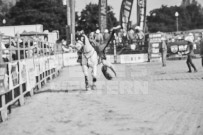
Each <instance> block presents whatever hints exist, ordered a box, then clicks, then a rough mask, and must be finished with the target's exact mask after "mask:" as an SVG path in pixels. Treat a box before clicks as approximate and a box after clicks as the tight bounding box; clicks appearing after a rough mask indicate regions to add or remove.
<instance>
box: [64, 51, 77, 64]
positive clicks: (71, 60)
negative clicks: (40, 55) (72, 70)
mask: <svg viewBox="0 0 203 135" xmlns="http://www.w3.org/2000/svg"><path fill="white" fill-rule="evenodd" d="M77 59H78V54H77V53H64V54H63V60H64V66H76V65H79V63H78V62H77Z"/></svg>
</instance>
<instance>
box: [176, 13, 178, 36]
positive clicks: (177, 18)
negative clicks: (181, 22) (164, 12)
mask: <svg viewBox="0 0 203 135" xmlns="http://www.w3.org/2000/svg"><path fill="white" fill-rule="evenodd" d="M176 30H177V32H178V16H177V17H176Z"/></svg>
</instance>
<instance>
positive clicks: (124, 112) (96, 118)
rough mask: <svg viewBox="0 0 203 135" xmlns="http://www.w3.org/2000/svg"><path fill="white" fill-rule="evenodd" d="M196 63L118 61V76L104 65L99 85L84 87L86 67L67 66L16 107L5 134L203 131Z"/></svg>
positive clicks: (202, 72) (193, 134)
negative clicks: (109, 75)
mask: <svg viewBox="0 0 203 135" xmlns="http://www.w3.org/2000/svg"><path fill="white" fill-rule="evenodd" d="M194 63H195V64H196V66H197V68H198V72H197V73H187V70H188V69H187V67H186V63H185V61H184V60H180V61H168V62H167V67H165V68H163V67H161V63H144V64H127V65H119V64H118V65H115V67H116V71H117V73H118V74H117V78H114V80H112V81H106V80H105V79H104V77H103V76H102V74H101V72H100V71H99V73H98V76H99V78H98V83H97V88H98V89H97V90H95V91H84V77H83V73H82V70H81V67H69V68H64V69H63V71H62V72H61V73H60V76H59V77H57V78H55V79H54V80H52V81H50V82H49V83H48V84H46V86H45V87H44V88H43V89H42V90H40V91H38V92H37V93H36V94H35V95H34V97H32V98H30V97H28V98H26V103H25V105H24V106H22V107H16V108H14V109H13V110H12V113H11V114H10V115H9V119H8V120H7V121H6V122H4V123H0V135H203V79H202V77H203V68H202V67H201V64H200V59H196V60H194ZM99 70H100V68H99Z"/></svg>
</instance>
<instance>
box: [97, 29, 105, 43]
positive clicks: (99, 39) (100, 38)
mask: <svg viewBox="0 0 203 135" xmlns="http://www.w3.org/2000/svg"><path fill="white" fill-rule="evenodd" d="M95 41H96V42H97V43H99V45H101V44H103V41H104V38H103V35H102V34H101V33H100V30H99V29H97V30H96V34H95Z"/></svg>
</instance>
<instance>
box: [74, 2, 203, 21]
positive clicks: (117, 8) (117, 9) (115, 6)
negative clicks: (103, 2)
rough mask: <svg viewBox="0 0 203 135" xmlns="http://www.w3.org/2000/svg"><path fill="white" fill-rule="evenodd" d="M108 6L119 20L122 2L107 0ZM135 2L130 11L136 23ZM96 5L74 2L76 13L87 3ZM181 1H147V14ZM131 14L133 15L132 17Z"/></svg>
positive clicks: (202, 3) (178, 3)
mask: <svg viewBox="0 0 203 135" xmlns="http://www.w3.org/2000/svg"><path fill="white" fill-rule="evenodd" d="M107 1H108V5H110V6H112V7H113V12H114V13H115V16H116V18H117V19H119V14H120V7H121V3H122V0H107ZM136 1H137V0H134V5H133V10H132V15H131V20H132V21H133V22H136ZM197 1H198V2H199V3H200V4H201V5H203V0H197ZM90 2H91V3H96V4H97V3H98V2H99V0H76V5H75V8H76V11H81V10H82V9H84V8H85V6H86V5H87V4H89V3H90ZM181 2H182V0H147V13H149V11H151V10H153V9H156V8H160V7H161V5H167V6H175V5H177V6H179V5H180V4H181ZM133 13H135V14H134V15H133Z"/></svg>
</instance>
